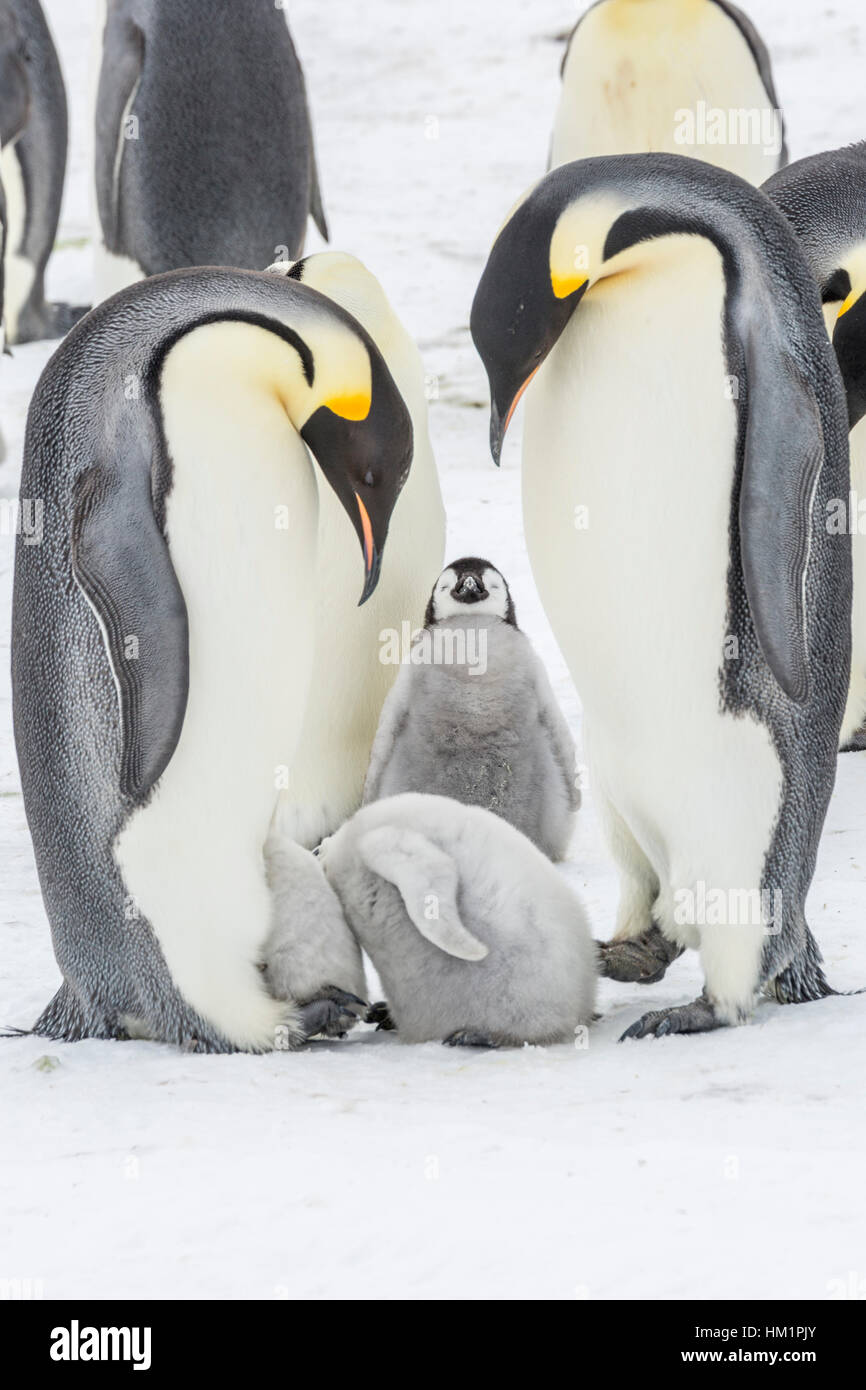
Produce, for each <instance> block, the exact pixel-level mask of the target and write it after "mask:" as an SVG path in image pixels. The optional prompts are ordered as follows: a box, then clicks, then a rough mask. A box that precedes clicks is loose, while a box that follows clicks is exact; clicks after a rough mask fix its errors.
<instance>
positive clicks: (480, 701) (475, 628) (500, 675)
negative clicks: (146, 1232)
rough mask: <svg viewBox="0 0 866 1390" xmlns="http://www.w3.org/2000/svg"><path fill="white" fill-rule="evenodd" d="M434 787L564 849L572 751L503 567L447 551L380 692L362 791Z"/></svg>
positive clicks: (370, 796)
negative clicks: (398, 663)
mask: <svg viewBox="0 0 866 1390" xmlns="http://www.w3.org/2000/svg"><path fill="white" fill-rule="evenodd" d="M400 792H431V793H435V794H437V795H439V796H448V797H452V798H454V800H456V801H460V802H462V803H463V804H464V805H467V806H473V805H475V806H484V807H485V808H486V809H487V810H488V811H493V812H495V813H496V814H497V815H499V816H502V817H503V819H504V820H507V821H510V822H511V824H512V825H514V826H516V827H517V829H518V830H520V831H522V832H523V834H524V835H526V836H528V838H529V839H530V840H532V842H533V844H535V845H537V846H538V848H539V849H541V850H543V852H544V853H545V854H546V855H548V856H549V857H550V858H551V859H562V858H564V856H565V853H566V851H567V849H568V844H569V841H570V839H571V835H572V832H573V829H574V818H575V813H576V812H577V810H578V807H579V806H580V792H579V790H578V785H577V777H576V754H575V749H574V743H573V742H572V738H571V734H570V732H569V729H568V725H567V724H566V722H565V719H564V718H563V715H562V713H561V711H560V709H559V706H558V705H557V703H556V699H555V697H554V694H553V691H552V689H551V687H550V681H549V680H548V678H547V673H546V671H545V670H544V667H543V666H542V664H541V662H540V661H539V659H538V657H537V656H536V655H535V652H534V651H533V650H532V646H531V644H530V641H529V639H528V637H527V636H526V635H525V633H523V632H521V631H520V629H519V627H518V626H517V617H516V614H515V610H514V602H513V600H512V597H511V592H510V590H509V588H508V584H507V582H506V580H505V578H504V576H503V575H502V574H501V573H500V571H499V570H498V569H496V568H495V566H494V565H491V564H490V562H489V561H488V560H481V559H477V558H475V557H468V556H467V557H465V558H463V559H461V560H455V561H454V563H453V564H451V565H449V566H448V568H447V569H445V570H444V571H443V572H442V574H441V575H440V576H439V578H438V579H437V581H436V583H435V585H434V586H433V592H432V594H431V595H430V602H429V604H428V606H427V614H426V620H425V626H424V628H423V630H422V631H421V632H420V633H419V634H418V635H417V640H416V642H415V645H414V647H413V648H412V651H411V654H409V655H408V656H407V664H406V665H404V666H403V667H402V669H401V672H400V675H399V676H398V678H397V681H396V683H395V685H394V687H393V689H392V691H391V693H390V695H389V696H388V699H387V700H386V701H385V705H384V708H383V710H382V718H381V720H380V722H379V730H378V733H377V734H376V741H375V743H374V744H373V751H372V754H371V757H370V768H369V771H368V773H367V781H366V785H365V788H364V800H365V801H368V802H369V801H378V800H379V799H381V798H382V797H388V796H395V795H397V794H398V793H400Z"/></svg>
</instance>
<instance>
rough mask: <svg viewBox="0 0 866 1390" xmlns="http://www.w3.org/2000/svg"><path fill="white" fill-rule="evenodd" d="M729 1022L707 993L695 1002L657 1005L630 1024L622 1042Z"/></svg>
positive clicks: (709, 1029)
mask: <svg viewBox="0 0 866 1390" xmlns="http://www.w3.org/2000/svg"><path fill="white" fill-rule="evenodd" d="M724 1027H726V1024H725V1023H724V1022H723V1021H722V1020H721V1019H720V1018H719V1017H718V1015H717V1014H716V1011H715V1009H714V1008H713V1006H712V1004H711V1003H710V1001H709V1000H708V999H705V998H704V996H703V995H701V996H700V998H699V999H694V1000H692V1002H691V1004H677V1005H675V1006H674V1007H673V1008H671V1009H655V1010H653V1011H652V1012H651V1013H647V1014H644V1015H643V1016H642V1017H641V1018H639V1019H637V1021H636V1022H635V1023H633V1024H632V1025H631V1027H629V1028H626V1030H625V1032H624V1033H623V1035H622V1037H621V1038H620V1042H625V1041H626V1039H628V1038H650V1037H655V1038H666V1037H669V1036H671V1035H672V1034H674V1033H709V1032H712V1030H713V1029H714V1028H724Z"/></svg>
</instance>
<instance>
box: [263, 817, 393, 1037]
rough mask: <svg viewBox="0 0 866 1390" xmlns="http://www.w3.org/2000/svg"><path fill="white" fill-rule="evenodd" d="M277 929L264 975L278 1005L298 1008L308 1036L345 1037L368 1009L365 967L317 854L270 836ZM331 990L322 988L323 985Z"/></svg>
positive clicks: (268, 942)
mask: <svg viewBox="0 0 866 1390" xmlns="http://www.w3.org/2000/svg"><path fill="white" fill-rule="evenodd" d="M267 873H268V886H269V887H270V890H271V895H272V897H273V903H274V911H273V919H272V920H273V925H272V927H271V931H270V934H269V936H268V938H267V940H266V942H265V946H264V951H263V959H262V972H263V974H264V977H265V983H266V985H267V987H268V989H269V990H270V992H271V994H272V995H273V996H274V998H275V999H286V1000H290V1001H292V1002H294V1003H295V1004H296V1005H297V1007H298V1013H299V1015H300V1026H301V1032H302V1034H303V1036H305V1037H308V1038H311V1037H313V1036H315V1035H316V1034H319V1035H321V1036H323V1037H328V1038H334V1037H342V1036H343V1034H344V1033H347V1032H348V1030H349V1029H350V1028H352V1027H354V1025H355V1024H356V1023H357V1022H358V1019H359V1018H361V1017H363V1015H364V1013H365V1011H366V1008H367V1004H366V1002H365V999H366V982H365V979H364V963H363V960H362V958H361V949H360V947H359V945H358V942H357V940H356V939H355V937H354V936H353V935H352V933H351V932H350V931H349V928H348V926H347V925H346V919H345V918H344V916H343V912H342V909H341V907H340V903H339V900H338V898H337V895H336V894H335V892H334V890H333V888H331V887H330V885H329V884H328V882H327V880H326V878H325V876H324V874H323V873H322V870H321V867H320V866H319V864H318V862H317V860H316V856H315V855H314V854H311V853H310V851H309V850H307V849H304V848H303V847H302V846H301V845H298V844H295V843H294V841H292V840H287V839H283V838H279V839H278V838H277V837H276V836H273V835H272V836H271V838H270V840H269V842H268V853H267ZM323 979H324V980H328V981H329V984H328V985H327V986H326V987H325V988H324V989H323V988H322V985H321V981H322V980H323Z"/></svg>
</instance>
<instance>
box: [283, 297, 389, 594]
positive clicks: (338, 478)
mask: <svg viewBox="0 0 866 1390" xmlns="http://www.w3.org/2000/svg"><path fill="white" fill-rule="evenodd" d="M311 293H313V291H311ZM332 307H333V308H334V309H336V306H332ZM345 317H346V318H347V319H348V317H349V316H348V315H346V316H345ZM349 321H350V322H351V323H352V324H353V327H354V330H355V332H356V333H357V335H358V336H359V337H361V339H362V341H363V342H364V344H365V346H366V348H367V352H368V353H369V359H370V378H369V389H368V390H362V391H356V390H355V389H354V387H353V388H351V389H350V390H349V391H348V392H347V393H346V394H344V395H333V394H331V395H329V396H327V397H326V399H324V400H323V401H322V403H320V404H318V405H317V406H316V407H315V408H314V409H313V410H312V412H311V414H310V415H309V416H308V418H307V419H306V420H305V422H304V423H303V425H302V426H301V428H300V435H301V438H302V439H303V441H304V443H305V444H306V445H307V446H308V448H309V449H310V450H311V451H312V453H313V454H314V456H315V459H316V462H317V463H318V465H319V467H320V469H321V470H322V472H323V474H324V475H325V477H326V478H327V480H328V482H329V483H330V485H331V487H332V488H333V489H334V492H335V493H336V494H337V496H338V497H339V499H340V501H341V503H342V504H343V507H344V509H345V511H346V514H347V516H348V517H349V520H350V521H351V523H352V525H353V526H354V528H355V532H356V534H357V537H358V540H359V542H360V545H361V551H362V554H363V557H364V588H363V591H362V593H361V598H360V602H361V603H365V602H366V601H367V599H368V598H369V597H370V595H371V594H372V593H373V590H374V589H375V588H376V585H377V583H378V582H379V574H380V570H381V565H382V553H383V551H384V548H385V541H386V539H387V536H388V526H389V523H390V520H391V514H392V512H393V510H394V507H395V505H396V502H397V498H398V497H399V495H400V491H401V489H402V487H403V484H404V483H405V481H406V479H407V477H408V475H409V469H410V467H411V464H412V453H413V430H412V417H411V416H410V414H409V410H408V408H407V406H406V403H405V401H404V400H403V397H402V396H401V395H400V392H399V391H398V389H397V386H396V384H395V382H394V379H393V377H392V376H391V373H390V372H389V371H388V368H387V367H386V365H385V362H384V359H383V358H382V356H381V354H380V352H379V350H378V348H377V347H376V346H375V344H374V343H373V341H372V339H371V338H369V337H368V335H367V334H366V333H365V332H364V330H363V329H362V328H361V326H360V324H358V323H355V321H354V320H349ZM310 384H311V386H312V385H314V381H313V382H311V383H310Z"/></svg>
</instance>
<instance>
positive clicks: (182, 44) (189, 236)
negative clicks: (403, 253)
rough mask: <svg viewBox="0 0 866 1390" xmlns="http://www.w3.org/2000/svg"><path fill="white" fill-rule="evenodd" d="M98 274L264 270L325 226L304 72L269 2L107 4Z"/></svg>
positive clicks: (103, 289)
mask: <svg viewBox="0 0 866 1390" xmlns="http://www.w3.org/2000/svg"><path fill="white" fill-rule="evenodd" d="M96 201H97V209H98V214H99V223H100V232H99V233H98V234H97V236H96V237H95V241H96V245H97V255H96V265H95V269H96V282H97V288H98V292H99V297H100V298H102V297H105V296H106V295H108V294H111V293H113V292H114V291H115V290H117V289H119V288H121V287H122V286H123V285H127V284H130V283H131V282H132V281H134V280H136V279H139V278H140V277H141V276H143V275H154V274H156V273H157V272H158V271H163V270H173V269H175V268H178V267H180V266H192V265H234V266H244V267H247V268H249V269H255V270H259V269H262V268H263V267H264V266H266V265H269V264H270V263H271V262H272V261H273V260H274V259H275V258H276V257H277V256H279V255H281V254H282V256H283V258H284V259H286V260H291V259H293V258H294V257H295V256H298V255H299V254H300V252H301V250H302V248H303V244H304V235H305V230H306V223H307V217H308V215H311V216H312V217H313V218H314V220H315V222H316V225H317V226H318V228H319V231H320V232H321V233H322V236H323V237H325V239H326V240H327V236H328V229H327V225H326V222H325V215H324V212H323V210H322V200H321V195H320V193H319V182H318V175H317V172H316V160H315V153H314V149H313V135H312V127H311V123H310V115H309V111H308V108H307V96H306V90H305V86H304V74H303V72H302V70H301V65H300V63H299V62H298V58H297V55H296V53H295V49H294V46H293V44H292V40H291V37H290V35H289V30H288V27H287V24H286V14H285V10H284V8H283V7H282V6H276V5H274V4H273V3H272V0H246V3H244V4H242V5H238V4H237V3H236V0H208V4H207V5H206V6H205V7H204V8H202V7H201V6H199V5H190V4H177V3H175V0H108V6H107V12H106V23H105V26H104V40H103V53H102V66H101V71H100V74H99V84H98V89H97V95H96Z"/></svg>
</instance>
